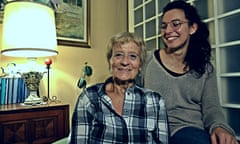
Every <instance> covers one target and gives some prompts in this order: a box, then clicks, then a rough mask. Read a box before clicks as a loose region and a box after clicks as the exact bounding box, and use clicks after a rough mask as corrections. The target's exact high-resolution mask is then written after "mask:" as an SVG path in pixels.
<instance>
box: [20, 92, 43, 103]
mask: <svg viewBox="0 0 240 144" xmlns="http://www.w3.org/2000/svg"><path fill="white" fill-rule="evenodd" d="M41 103H42V101H41V98H39V97H38V96H37V92H36V91H30V94H29V96H28V97H27V98H26V99H25V101H24V104H25V105H37V104H41Z"/></svg>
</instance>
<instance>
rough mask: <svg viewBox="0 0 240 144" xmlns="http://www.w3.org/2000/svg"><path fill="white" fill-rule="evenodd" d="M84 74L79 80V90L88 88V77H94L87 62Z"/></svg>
mask: <svg viewBox="0 0 240 144" xmlns="http://www.w3.org/2000/svg"><path fill="white" fill-rule="evenodd" d="M82 72H83V75H82V77H80V79H79V80H78V83H77V86H78V87H79V88H86V86H87V81H86V77H90V76H91V75H92V72H93V70H92V67H91V66H89V65H87V62H85V66H84V67H83V70H82Z"/></svg>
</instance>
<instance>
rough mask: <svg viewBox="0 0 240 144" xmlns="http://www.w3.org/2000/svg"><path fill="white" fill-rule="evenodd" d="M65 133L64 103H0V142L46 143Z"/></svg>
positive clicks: (66, 105) (66, 114) (66, 131)
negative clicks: (33, 104)
mask: <svg viewBox="0 0 240 144" xmlns="http://www.w3.org/2000/svg"><path fill="white" fill-rule="evenodd" d="M68 134H69V105H68V104H61V103H59V104H55V103H52V104H46V105H36V106H26V105H22V104H12V105H1V106H0V143H1V144H8V143H9V144H10V143H11V144H12V143H21V144H35V143H36V144H37V143H38V144H47V143H51V142H54V141H56V140H58V139H61V138H64V137H66V136H68Z"/></svg>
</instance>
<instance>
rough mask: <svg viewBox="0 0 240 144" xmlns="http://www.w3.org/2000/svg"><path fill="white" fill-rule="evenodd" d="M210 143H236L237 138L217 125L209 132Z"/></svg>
mask: <svg viewBox="0 0 240 144" xmlns="http://www.w3.org/2000/svg"><path fill="white" fill-rule="evenodd" d="M211 141H212V144H238V142H237V139H236V138H235V137H234V136H233V135H232V134H230V133H229V132H228V131H227V130H225V129H223V128H221V127H217V128H215V129H214V130H213V132H212V134H211Z"/></svg>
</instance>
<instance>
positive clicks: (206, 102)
mask: <svg viewBox="0 0 240 144" xmlns="http://www.w3.org/2000/svg"><path fill="white" fill-rule="evenodd" d="M202 113H203V123H204V126H205V128H207V129H208V130H209V133H212V130H213V129H214V128H216V127H219V126H220V127H222V128H224V129H226V130H227V131H228V132H230V133H231V134H233V135H235V132H234V131H233V129H232V128H231V127H230V126H229V125H228V124H227V122H226V120H225V117H224V114H223V111H222V107H221V105H220V99H219V95H218V88H217V78H216V72H215V71H213V72H212V73H209V74H208V75H207V77H206V81H205V87H204V91H203V95H202Z"/></svg>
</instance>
